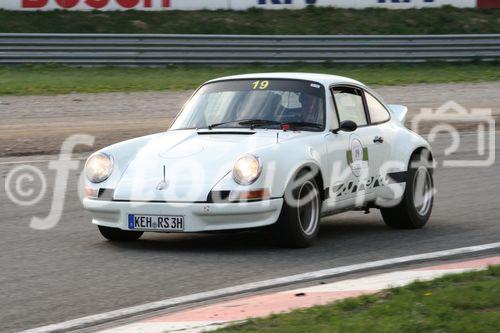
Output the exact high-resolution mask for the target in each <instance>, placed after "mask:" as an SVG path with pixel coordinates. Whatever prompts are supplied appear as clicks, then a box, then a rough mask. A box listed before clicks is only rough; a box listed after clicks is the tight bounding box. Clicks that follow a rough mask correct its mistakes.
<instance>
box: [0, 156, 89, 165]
mask: <svg viewBox="0 0 500 333" xmlns="http://www.w3.org/2000/svg"><path fill="white" fill-rule="evenodd" d="M85 159H86V158H85V157H81V158H72V159H71V161H83V160H85ZM52 161H59V160H58V159H53V160H31V161H10V162H0V165H10V164H34V163H49V162H52Z"/></svg>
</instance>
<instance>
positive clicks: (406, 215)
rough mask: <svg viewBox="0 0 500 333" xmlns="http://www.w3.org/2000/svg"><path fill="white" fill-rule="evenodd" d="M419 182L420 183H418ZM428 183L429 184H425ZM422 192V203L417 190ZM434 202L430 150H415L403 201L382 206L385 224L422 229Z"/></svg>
mask: <svg viewBox="0 0 500 333" xmlns="http://www.w3.org/2000/svg"><path fill="white" fill-rule="evenodd" d="M417 183H419V184H420V185H417ZM425 184H428V185H425ZM416 189H417V195H419V194H418V192H420V191H421V192H422V193H421V194H420V195H419V197H418V198H420V196H423V198H422V200H421V201H422V205H420V200H419V199H417V202H418V204H417V203H415V198H416V195H415V192H416ZM433 204H434V179H433V166H432V160H431V158H430V155H429V151H428V150H425V149H424V150H420V151H418V152H415V153H414V154H413V155H412V157H411V159H410V164H409V166H408V174H407V179H406V188H405V192H404V194H403V199H402V200H401V202H400V203H399V204H398V205H397V206H395V207H391V208H381V209H380V211H381V213H382V217H383V218H384V222H385V224H386V225H387V226H388V227H390V228H393V229H420V228H422V227H424V226H425V225H426V224H427V222H428V221H429V218H430V216H431V213H432V206H433Z"/></svg>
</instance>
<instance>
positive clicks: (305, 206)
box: [274, 172, 321, 248]
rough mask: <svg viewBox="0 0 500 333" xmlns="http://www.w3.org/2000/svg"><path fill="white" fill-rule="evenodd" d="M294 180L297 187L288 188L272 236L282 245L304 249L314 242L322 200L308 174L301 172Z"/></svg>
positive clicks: (312, 179)
mask: <svg viewBox="0 0 500 333" xmlns="http://www.w3.org/2000/svg"><path fill="white" fill-rule="evenodd" d="M296 179H299V181H298V183H297V184H298V186H296V187H295V188H293V187H292V185H290V186H289V188H288V189H287V193H285V197H284V201H283V207H282V208H281V214H280V216H279V218H278V221H277V222H276V224H275V225H274V235H275V238H276V239H277V240H278V242H279V243H280V244H281V245H284V246H287V247H293V248H305V247H308V246H310V245H311V244H312V243H313V241H314V239H315V238H316V237H317V235H318V232H319V222H320V216H321V197H320V192H319V189H318V185H317V184H316V181H315V180H314V178H313V177H312V176H311V175H308V174H307V173H306V172H303V173H301V174H299V176H297V178H296ZM300 199H304V200H300ZM301 201H302V202H301Z"/></svg>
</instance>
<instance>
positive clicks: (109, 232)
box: [98, 225, 143, 242]
mask: <svg viewBox="0 0 500 333" xmlns="http://www.w3.org/2000/svg"><path fill="white" fill-rule="evenodd" d="M98 228H99V231H100V232H101V235H102V236H103V237H104V238H106V239H108V240H110V241H114V242H131V241H136V240H138V239H139V238H141V236H142V234H143V232H142V231H128V230H121V229H118V228H110V227H103V226H100V225H99V226H98Z"/></svg>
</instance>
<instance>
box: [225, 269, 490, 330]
mask: <svg viewBox="0 0 500 333" xmlns="http://www.w3.org/2000/svg"><path fill="white" fill-rule="evenodd" d="M217 332H218V333H222V332H245V333H250V332H266V333H268V332H269V333H278V332H279V333H281V332H282V333H299V332H300V333H304V332H307V333H321V332H325V333H336V332H346V333H378V332H380V333H389V332H391V333H392V332H394V333H421V332H426V333H430V332H433V333H455V332H456V333H492V332H500V266H495V267H490V268H489V269H488V270H486V271H481V272H474V273H466V274H459V275H450V276H446V277H444V278H440V279H437V280H434V281H430V282H416V283H413V284H411V285H409V286H406V287H402V288H396V289H390V290H387V291H384V292H381V293H379V294H376V295H372V296H362V297H358V298H353V299H347V300H345V301H342V302H338V303H334V304H332V305H327V306H317V307H313V308H309V309H305V310H297V311H294V312H291V313H288V314H280V315H273V316H271V317H268V318H264V319H254V320H251V321H249V322H247V323H244V324H240V325H236V326H230V327H228V328H225V329H221V330H218V331H217Z"/></svg>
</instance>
